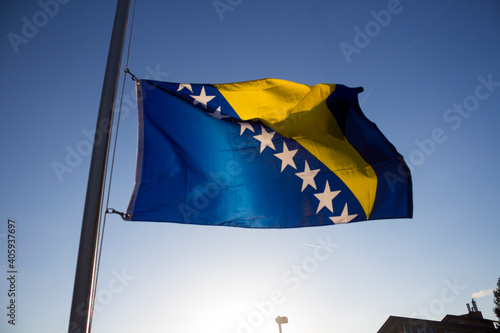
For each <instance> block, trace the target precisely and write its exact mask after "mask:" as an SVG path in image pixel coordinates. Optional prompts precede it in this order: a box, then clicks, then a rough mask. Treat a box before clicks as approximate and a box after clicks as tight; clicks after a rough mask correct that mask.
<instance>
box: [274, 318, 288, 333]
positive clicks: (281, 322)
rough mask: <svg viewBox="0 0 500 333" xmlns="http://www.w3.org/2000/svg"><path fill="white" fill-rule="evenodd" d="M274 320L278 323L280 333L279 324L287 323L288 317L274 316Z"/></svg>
mask: <svg viewBox="0 0 500 333" xmlns="http://www.w3.org/2000/svg"><path fill="white" fill-rule="evenodd" d="M276 322H277V323H278V326H279V328H280V333H281V324H287V323H288V318H287V317H280V316H278V317H276Z"/></svg>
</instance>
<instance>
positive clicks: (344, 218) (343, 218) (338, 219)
mask: <svg viewBox="0 0 500 333" xmlns="http://www.w3.org/2000/svg"><path fill="white" fill-rule="evenodd" d="M356 216H358V214H351V215H349V213H348V211H347V203H346V204H345V206H344V210H343V211H342V214H340V216H331V217H330V220H332V222H333V223H335V224H339V223H348V222H351V221H352V219H354V218H355V217H356Z"/></svg>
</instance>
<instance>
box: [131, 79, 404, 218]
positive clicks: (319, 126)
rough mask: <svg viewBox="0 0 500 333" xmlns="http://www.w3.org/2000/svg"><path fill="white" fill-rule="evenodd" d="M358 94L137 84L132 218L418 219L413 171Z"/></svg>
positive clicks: (273, 84) (282, 85)
mask: <svg viewBox="0 0 500 333" xmlns="http://www.w3.org/2000/svg"><path fill="white" fill-rule="evenodd" d="M361 90H362V89H360V88H348V87H346V86H343V85H340V84H337V85H335V84H317V85H315V86H310V85H304V84H299V83H295V82H290V81H285V80H278V79H262V80H256V81H247V82H239V83H230V84H180V83H168V82H158V81H151V80H140V81H138V82H137V96H138V110H139V139H138V154H137V155H138V156H137V170H136V185H135V188H134V191H133V194H132V197H131V199H130V203H129V206H128V210H127V214H128V217H127V219H128V220H131V221H162V222H178V223H190V224H203V225H225V226H235V227H248V228H295V227H307V226H320V225H330V224H339V223H348V222H356V221H365V220H373V219H386V218H411V217H412V210H413V205H412V184H411V176H410V172H409V170H408V168H407V166H406V164H405V162H404V160H403V158H402V156H401V155H400V154H399V153H398V152H397V151H396V149H395V148H394V146H393V145H392V144H391V143H390V142H389V141H388V140H387V139H386V138H385V137H384V135H383V134H382V133H381V132H380V131H379V129H378V128H377V126H376V125H375V124H374V123H372V122H370V121H369V120H368V119H367V118H366V117H365V116H364V114H363V113H362V111H361V109H360V107H359V104H358V98H357V94H358V93H359V92H360V91H361Z"/></svg>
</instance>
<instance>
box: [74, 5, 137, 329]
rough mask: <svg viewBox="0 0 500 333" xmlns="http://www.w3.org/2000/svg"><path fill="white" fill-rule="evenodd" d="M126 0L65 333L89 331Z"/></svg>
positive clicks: (116, 31)
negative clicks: (66, 332) (66, 331)
mask: <svg viewBox="0 0 500 333" xmlns="http://www.w3.org/2000/svg"><path fill="white" fill-rule="evenodd" d="M129 8H130V0H118V3H117V6H116V14H115V21H114V24H113V32H112V35H111V42H110V45H109V52H108V60H107V63H106V71H105V74H104V82H103V86H102V93H101V102H100V104H99V114H98V118H97V125H96V132H95V136H94V147H93V149H92V160H91V162H90V172H89V179H88V183H87V195H86V198H85V207H84V210H83V221H82V231H81V234H80V247H79V250H78V259H77V264H76V273H75V284H74V287H73V300H72V304H71V311H70V319H69V327H68V333H89V332H90V318H91V316H92V299H93V290H94V277H95V268H96V254H97V246H98V244H99V225H100V219H101V211H102V202H103V197H104V185H105V180H106V165H107V162H108V151H109V144H110V141H111V128H112V123H113V114H114V108H115V99H116V92H117V89H118V81H119V78H120V67H121V60H122V54H123V45H124V42H125V35H126V30H127V19H128V12H129Z"/></svg>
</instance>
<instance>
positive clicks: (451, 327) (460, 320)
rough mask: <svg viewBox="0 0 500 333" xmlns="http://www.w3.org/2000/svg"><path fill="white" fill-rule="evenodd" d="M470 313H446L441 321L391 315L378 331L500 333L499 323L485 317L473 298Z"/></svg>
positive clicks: (386, 332) (384, 332) (405, 332)
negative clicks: (457, 314)
mask: <svg viewBox="0 0 500 333" xmlns="http://www.w3.org/2000/svg"><path fill="white" fill-rule="evenodd" d="M467 308H468V310H469V313H467V314H464V315H459V316H456V315H450V314H449V315H446V316H445V317H444V318H443V319H442V320H441V321H435V320H426V319H416V318H408V317H396V316H390V317H389V318H387V320H386V321H385V323H384V324H383V325H382V327H380V329H379V330H378V332H377V333H488V332H492V333H500V328H499V329H496V327H497V326H498V323H497V322H495V321H493V320H489V319H485V318H483V315H482V313H481V311H479V310H478V309H477V306H476V302H475V301H474V299H473V300H472V308H471V307H470V305H469V304H467Z"/></svg>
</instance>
